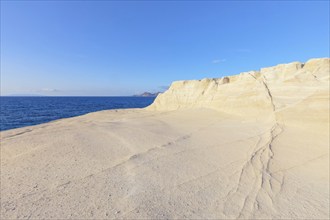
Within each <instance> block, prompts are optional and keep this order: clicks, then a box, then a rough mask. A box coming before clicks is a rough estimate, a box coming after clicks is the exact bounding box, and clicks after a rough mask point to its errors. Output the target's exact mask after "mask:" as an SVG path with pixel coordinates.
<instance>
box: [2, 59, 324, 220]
mask: <svg viewBox="0 0 330 220" xmlns="http://www.w3.org/2000/svg"><path fill="white" fill-rule="evenodd" d="M329 61H330V60H329V59H328V58H324V59H313V60H310V61H308V62H307V63H305V64H302V63H299V62H294V63H290V64H281V65H278V66H275V67H270V68H263V69H261V70H260V71H251V72H246V73H241V74H239V75H236V76H228V77H224V78H220V79H203V80H190V81H179V82H174V83H173V84H172V86H171V87H170V88H169V90H168V91H166V92H165V93H164V94H160V95H159V96H158V97H157V98H156V100H155V102H154V103H153V104H152V105H151V106H149V107H148V108H146V109H127V110H110V111H101V112H96V113H91V114H87V115H84V116H79V117H74V118H69V119H63V120H58V121H54V122H51V123H46V124H42V125H37V126H31V127H25V128H20V129H13V130H9V131H4V132H1V133H0V134H1V219H69V218H70V219H240V218H245V219H328V218H329Z"/></svg>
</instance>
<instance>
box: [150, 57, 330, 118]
mask: <svg viewBox="0 0 330 220" xmlns="http://www.w3.org/2000/svg"><path fill="white" fill-rule="evenodd" d="M329 62H330V59H329V58H320V59H311V60H309V61H308V62H306V63H305V64H304V63H300V62H293V63H289V64H280V65H277V66H274V67H269V68H262V69H261V70H260V71H250V72H243V73H240V74H238V75H234V76H227V77H223V78H218V79H202V80H189V81H177V82H173V83H172V85H171V87H170V88H169V89H168V90H167V91H166V92H165V93H163V94H160V95H159V96H158V97H157V98H156V100H155V101H154V103H153V104H152V105H151V106H149V107H148V109H149V110H159V111H170V110H177V109H188V108H212V109H216V110H219V111H222V112H225V113H229V114H233V115H238V116H243V117H253V118H255V117H260V116H267V115H272V114H273V112H276V113H279V112H281V111H282V110H285V109H288V108H290V107H293V106H295V105H298V104H299V103H301V102H303V101H304V100H306V99H308V98H309V97H313V96H314V97H316V96H317V97H318V98H319V99H323V102H322V103H323V104H324V105H322V107H321V106H319V105H318V106H317V107H316V106H309V107H310V111H312V112H315V111H322V108H323V109H324V108H328V105H327V104H328V100H327V97H328V96H329V95H328V91H329ZM320 108H321V109H320ZM308 113H309V112H304V115H305V117H304V118H306V117H307V116H308Z"/></svg>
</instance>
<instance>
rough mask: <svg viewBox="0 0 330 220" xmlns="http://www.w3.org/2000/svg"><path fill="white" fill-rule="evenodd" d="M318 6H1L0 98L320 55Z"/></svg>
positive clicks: (149, 84) (102, 90)
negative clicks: (0, 96)
mask: <svg viewBox="0 0 330 220" xmlns="http://www.w3.org/2000/svg"><path fill="white" fill-rule="evenodd" d="M329 26H330V25H329V2H328V1H263V2H261V1H1V95H11V94H39V95H50V96H127V95H133V94H138V93H142V92H145V91H149V92H157V91H164V90H165V89H166V88H167V87H168V86H169V85H170V84H171V82H173V81H176V80H189V79H203V78H219V77H223V76H226V75H233V74H238V73H240V72H245V71H250V70H258V69H260V68H262V67H268V66H273V65H276V64H279V63H288V62H293V61H301V62H306V61H307V60H308V59H310V58H318V57H329V39H330V38H329Z"/></svg>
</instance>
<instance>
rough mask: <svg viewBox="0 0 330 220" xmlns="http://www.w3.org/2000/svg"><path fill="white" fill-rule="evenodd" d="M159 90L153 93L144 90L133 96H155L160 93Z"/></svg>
mask: <svg viewBox="0 0 330 220" xmlns="http://www.w3.org/2000/svg"><path fill="white" fill-rule="evenodd" d="M160 93H161V92H155V93H151V92H144V93H142V94H139V95H134V97H156V96H158V94H160Z"/></svg>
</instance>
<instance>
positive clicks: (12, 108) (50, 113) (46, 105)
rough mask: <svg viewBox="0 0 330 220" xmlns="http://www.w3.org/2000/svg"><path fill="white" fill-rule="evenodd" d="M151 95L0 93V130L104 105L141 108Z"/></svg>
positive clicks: (47, 120)
mask: <svg viewBox="0 0 330 220" xmlns="http://www.w3.org/2000/svg"><path fill="white" fill-rule="evenodd" d="M154 99H155V98H154V97H4V96H2V97H0V113H1V114H0V122H1V123H0V131H3V130H8V129H13V128H20V127H24V126H29V125H37V124H41V123H45V122H49V121H52V120H56V119H61V118H68V117H73V116H78V115H83V114H86V113H89V112H95V111H100V110H106V109H123V108H143V107H146V106H148V105H150V104H151V103H152V102H153V101H154Z"/></svg>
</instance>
